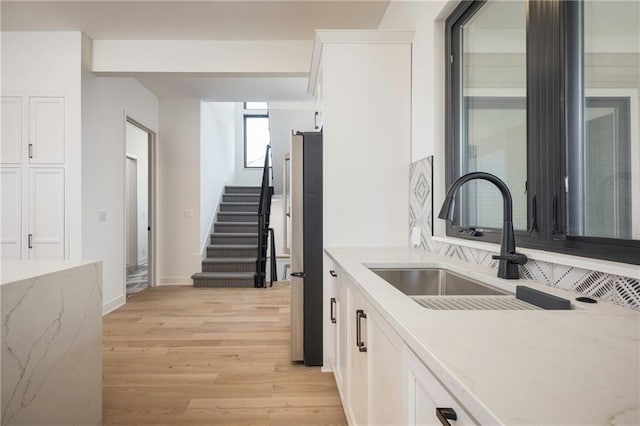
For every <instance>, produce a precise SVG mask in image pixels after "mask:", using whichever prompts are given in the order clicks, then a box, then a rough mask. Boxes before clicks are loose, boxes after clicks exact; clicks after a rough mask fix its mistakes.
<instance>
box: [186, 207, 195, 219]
mask: <svg viewBox="0 0 640 426" xmlns="http://www.w3.org/2000/svg"><path fill="white" fill-rule="evenodd" d="M184 217H185V218H187V219H190V218H192V217H193V210H191V209H184Z"/></svg>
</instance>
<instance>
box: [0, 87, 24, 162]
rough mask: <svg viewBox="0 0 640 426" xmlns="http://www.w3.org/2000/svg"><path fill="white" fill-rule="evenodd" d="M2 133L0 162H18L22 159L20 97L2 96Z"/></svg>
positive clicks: (0, 106)
mask: <svg viewBox="0 0 640 426" xmlns="http://www.w3.org/2000/svg"><path fill="white" fill-rule="evenodd" d="M0 102H1V105H0V109H2V118H1V120H2V125H1V126H0V127H2V134H1V137H2V139H1V144H2V148H1V149H0V162H1V163H2V164H20V162H21V161H22V98H20V97H17V96H3V97H2V99H1V101H0Z"/></svg>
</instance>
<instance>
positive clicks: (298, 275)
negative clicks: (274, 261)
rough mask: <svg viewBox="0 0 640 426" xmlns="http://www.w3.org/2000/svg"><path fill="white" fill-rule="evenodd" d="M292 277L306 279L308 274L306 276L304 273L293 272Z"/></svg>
mask: <svg viewBox="0 0 640 426" xmlns="http://www.w3.org/2000/svg"><path fill="white" fill-rule="evenodd" d="M291 276H292V277H296V278H305V277H306V276H307V274H305V273H304V272H292V273H291Z"/></svg>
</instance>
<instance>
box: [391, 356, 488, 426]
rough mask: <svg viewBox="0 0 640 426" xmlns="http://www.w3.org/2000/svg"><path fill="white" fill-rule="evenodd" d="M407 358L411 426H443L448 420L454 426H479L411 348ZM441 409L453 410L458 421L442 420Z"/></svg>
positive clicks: (405, 358)
mask: <svg viewBox="0 0 640 426" xmlns="http://www.w3.org/2000/svg"><path fill="white" fill-rule="evenodd" d="M404 355H405V356H404V360H405V362H406V364H407V367H408V379H409V398H408V401H409V404H408V420H409V421H408V422H407V424H408V425H411V426H413V425H415V426H418V425H420V426H423V425H427V426H440V425H442V424H446V423H445V421H448V422H449V423H450V424H451V425H452V426H460V425H475V424H478V423H477V422H475V421H474V420H473V418H472V417H471V416H470V415H469V414H468V413H467V412H466V411H465V410H464V409H463V408H462V407H461V406H460V404H459V403H458V402H457V401H456V400H455V399H454V398H453V396H452V395H451V394H450V393H449V392H448V391H447V390H446V388H445V387H444V386H442V384H441V383H440V382H439V381H438V379H436V377H435V376H434V375H433V373H432V372H431V371H430V370H429V369H428V368H427V367H426V366H425V365H424V364H423V363H422V362H421V361H420V360H419V359H418V358H417V357H416V356H415V355H414V354H413V352H411V350H410V349H409V348H408V347H405V348H404ZM438 409H440V410H444V409H449V410H452V412H454V413H455V417H456V420H453V419H449V420H441V419H439V418H438V414H437V410H438ZM442 412H444V411H442Z"/></svg>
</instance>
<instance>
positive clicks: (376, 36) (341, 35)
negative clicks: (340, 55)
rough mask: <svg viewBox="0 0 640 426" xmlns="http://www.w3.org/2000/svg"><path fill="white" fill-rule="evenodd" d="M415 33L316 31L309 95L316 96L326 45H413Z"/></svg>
mask: <svg viewBox="0 0 640 426" xmlns="http://www.w3.org/2000/svg"><path fill="white" fill-rule="evenodd" d="M413 36H414V31H393V30H389V31H387V30H384V31H383V30H316V35H315V37H314V39H313V51H312V54H311V69H310V71H309V82H308V84H307V93H309V94H310V95H312V96H315V95H316V87H317V83H318V77H319V75H320V62H321V59H322V49H323V47H324V45H325V44H372V43H380V44H383V43H384V44H404V43H409V44H411V43H413Z"/></svg>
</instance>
